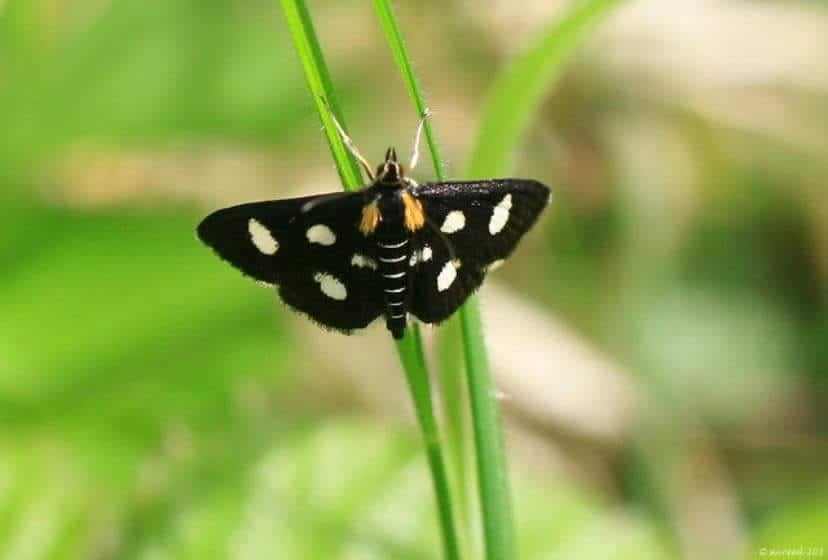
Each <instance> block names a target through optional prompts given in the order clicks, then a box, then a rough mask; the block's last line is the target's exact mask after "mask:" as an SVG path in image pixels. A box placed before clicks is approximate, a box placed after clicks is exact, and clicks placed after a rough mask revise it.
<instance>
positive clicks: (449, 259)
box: [411, 179, 549, 323]
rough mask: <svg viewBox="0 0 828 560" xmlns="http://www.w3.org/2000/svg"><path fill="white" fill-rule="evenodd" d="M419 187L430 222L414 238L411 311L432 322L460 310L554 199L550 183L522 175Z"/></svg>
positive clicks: (422, 319) (427, 184) (443, 318)
mask: <svg viewBox="0 0 828 560" xmlns="http://www.w3.org/2000/svg"><path fill="white" fill-rule="evenodd" d="M414 193H415V195H416V196H417V198H418V199H419V200H420V202H421V203H422V205H423V209H424V212H425V215H426V220H427V225H426V227H423V228H422V229H420V230H419V231H417V232H416V233H415V234H414V239H413V241H414V243H413V247H414V249H415V251H416V253H415V255H416V262H415V264H414V271H413V282H412V283H413V294H412V295H413V297H412V300H411V312H412V313H413V314H414V315H415V316H416V317H417V318H419V319H420V320H421V321H424V322H426V323H439V322H441V321H443V320H445V319H447V318H448V317H449V316H450V315H451V314H452V313H454V312H455V311H456V310H457V308H458V307H460V305H462V303H463V302H464V301H465V300H466V298H467V297H468V296H469V295H470V294H471V293H472V292H474V291H475V290H476V289H477V288H478V287H479V286H480V284H481V283H482V281H483V278H484V276H485V274H486V271H487V270H488V268H489V267H490V266H492V265H493V264H495V263H497V262H498V261H501V260H503V259H505V258H507V257H508V256H509V254H510V253H511V252H512V251H513V250H514V248H515V246H516V245H517V243H518V241H520V238H521V237H523V235H524V234H525V233H526V232H527V231H528V230H529V229H530V228H531V227H532V225H533V224H534V223H535V221H536V220H537V218H538V216H539V215H540V212H541V211H542V210H543V209H544V208H545V207H546V204H547V202H548V201H549V189H548V188H547V187H546V186H544V185H543V184H541V183H539V182H537V181H532V180H522V179H496V180H492V181H468V182H466V181H452V182H442V183H426V184H423V185H420V186H418V187H416V188H415V190H414Z"/></svg>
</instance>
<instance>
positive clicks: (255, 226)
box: [247, 218, 279, 255]
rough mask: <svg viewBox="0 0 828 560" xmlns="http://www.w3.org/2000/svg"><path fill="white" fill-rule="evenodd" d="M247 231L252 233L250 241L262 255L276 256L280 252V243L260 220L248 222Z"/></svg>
mask: <svg viewBox="0 0 828 560" xmlns="http://www.w3.org/2000/svg"><path fill="white" fill-rule="evenodd" d="M247 231H248V233H250V241H252V242H253V245H255V246H256V249H258V250H259V251H260V252H261V253H263V254H265V255H275V254H276V251H278V250H279V242H278V241H276V239H275V238H274V237H273V234H272V233H270V230H269V229H267V228H266V227H265V226H264V225H263V224H262V223H261V222H260V221H259V220H257V219H255V218H250V219H249V220H247Z"/></svg>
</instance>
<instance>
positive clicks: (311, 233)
mask: <svg viewBox="0 0 828 560" xmlns="http://www.w3.org/2000/svg"><path fill="white" fill-rule="evenodd" d="M305 235H306V236H307V238H308V241H310V242H311V243H318V244H319V245H325V246H330V245H333V244H334V243H336V235H335V234H334V232H333V231H331V228H329V227H328V226H326V225H324V224H316V225H314V226H311V227H309V228H308V231H307V232H306V233H305Z"/></svg>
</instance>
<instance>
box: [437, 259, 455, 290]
mask: <svg viewBox="0 0 828 560" xmlns="http://www.w3.org/2000/svg"><path fill="white" fill-rule="evenodd" d="M455 278H457V268H456V267H455V265H454V263H453V262H447V263H446V264H444V265H443V268H442V270H440V274H438V275H437V291H438V292H445V291H446V290H448V289H449V288H450V287H451V285H452V284H453V283H454V279H455Z"/></svg>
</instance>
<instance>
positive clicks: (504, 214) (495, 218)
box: [489, 194, 512, 235]
mask: <svg viewBox="0 0 828 560" xmlns="http://www.w3.org/2000/svg"><path fill="white" fill-rule="evenodd" d="M511 209H512V195H511V194H507V195H506V196H504V197H503V200H501V201H500V202H499V203H498V205H497V206H495V207H494V210H493V211H492V217H491V218H490V219H489V233H491V234H492V235H496V234H498V233H500V231H501V230H502V229H503V228H504V227H506V222H508V221H509V210H511Z"/></svg>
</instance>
